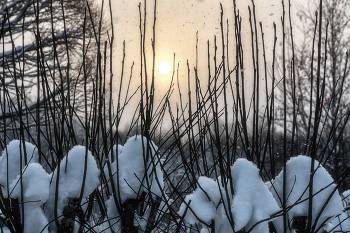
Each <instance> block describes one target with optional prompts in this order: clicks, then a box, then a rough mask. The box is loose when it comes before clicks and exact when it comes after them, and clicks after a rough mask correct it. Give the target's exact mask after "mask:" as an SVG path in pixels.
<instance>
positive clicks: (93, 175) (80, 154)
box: [46, 146, 100, 220]
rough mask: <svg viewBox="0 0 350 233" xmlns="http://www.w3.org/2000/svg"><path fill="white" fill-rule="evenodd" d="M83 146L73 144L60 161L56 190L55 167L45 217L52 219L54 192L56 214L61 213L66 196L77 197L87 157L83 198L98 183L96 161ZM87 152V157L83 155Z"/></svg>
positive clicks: (66, 200) (65, 202)
mask: <svg viewBox="0 0 350 233" xmlns="http://www.w3.org/2000/svg"><path fill="white" fill-rule="evenodd" d="M86 150H87V149H86V148H85V147H84V146H75V147H73V148H72V149H71V150H70V151H69V152H68V155H67V156H65V157H64V158H63V159H62V161H61V163H60V174H59V186H58V191H57V190H56V181H57V169H56V170H55V172H54V174H53V177H52V182H51V185H50V196H49V199H48V201H47V210H46V213H47V217H48V219H49V220H52V219H54V203H55V193H56V192H58V204H57V205H58V206H57V215H58V216H60V215H61V214H62V210H63V208H64V206H65V205H66V204H67V203H68V198H79V196H80V192H81V190H82V183H83V176H84V169H85V168H84V166H85V161H86V159H87V161H86V162H87V167H86V169H87V170H86V179H85V187H84V193H83V198H85V197H88V196H89V195H90V194H91V193H92V192H93V191H94V190H95V189H96V188H97V186H98V185H99V183H100V182H99V174H100V173H99V170H98V168H97V164H96V161H95V159H94V157H93V156H92V154H91V152H90V151H86ZM86 152H87V157H85V155H86Z"/></svg>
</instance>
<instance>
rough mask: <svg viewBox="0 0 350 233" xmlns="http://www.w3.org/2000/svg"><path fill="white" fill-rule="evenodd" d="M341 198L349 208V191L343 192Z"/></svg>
mask: <svg viewBox="0 0 350 233" xmlns="http://www.w3.org/2000/svg"><path fill="white" fill-rule="evenodd" d="M343 197H344V199H343V201H344V202H345V203H346V205H348V206H350V190H347V191H345V192H343Z"/></svg>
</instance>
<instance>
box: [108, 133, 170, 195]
mask: <svg viewBox="0 0 350 233" xmlns="http://www.w3.org/2000/svg"><path fill="white" fill-rule="evenodd" d="M147 142H149V153H148V157H149V158H146V157H147ZM157 150H158V149H157V147H156V146H155V145H154V143H153V142H152V141H150V140H147V138H145V137H141V136H140V135H137V136H133V137H131V138H129V139H128V140H127V142H126V143H125V145H124V147H123V150H122V152H121V154H120V155H119V156H118V162H119V190H120V198H121V200H122V201H125V200H127V199H136V198H137V197H138V195H140V194H141V192H142V191H145V192H148V190H149V189H151V192H152V193H153V194H155V195H158V196H160V194H161V192H160V189H161V188H163V186H164V184H163V175H162V173H161V170H160V164H159V159H158V161H157V159H156V158H158V157H157V156H156V151H157ZM145 161H147V162H145ZM152 161H153V162H152ZM154 164H156V169H155V170H154V167H153V165H154ZM146 166H147V167H146ZM113 167H115V166H113ZM145 167H146V168H145ZM146 169H147V174H148V175H149V176H148V177H147V178H146V176H145V174H146ZM152 172H153V174H152ZM154 172H156V174H157V178H158V181H159V182H160V185H161V187H159V186H158V183H157V182H156V181H155V178H156V177H155V175H154ZM146 179H148V184H149V185H150V187H148V185H147V182H146ZM142 184H143V185H142ZM116 186H117V184H116Z"/></svg>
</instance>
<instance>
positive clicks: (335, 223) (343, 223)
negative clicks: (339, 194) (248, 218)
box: [325, 212, 350, 232]
mask: <svg viewBox="0 0 350 233" xmlns="http://www.w3.org/2000/svg"><path fill="white" fill-rule="evenodd" d="M325 229H326V231H327V232H350V217H349V215H348V213H346V212H344V213H342V214H341V215H339V216H338V217H335V218H334V219H333V220H332V221H331V222H330V223H329V224H328V225H327V227H326V228H325Z"/></svg>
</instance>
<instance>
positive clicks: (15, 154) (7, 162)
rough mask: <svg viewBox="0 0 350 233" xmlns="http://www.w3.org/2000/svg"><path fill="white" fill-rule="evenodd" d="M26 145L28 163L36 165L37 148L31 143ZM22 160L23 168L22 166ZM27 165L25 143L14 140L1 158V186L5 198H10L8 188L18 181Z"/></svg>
mask: <svg viewBox="0 0 350 233" xmlns="http://www.w3.org/2000/svg"><path fill="white" fill-rule="evenodd" d="M24 144H25V152H26V159H27V162H28V163H36V162H37V161H38V151H37V148H36V147H35V146H34V145H33V144H31V143H29V142H25V143H24ZM21 158H22V167H21V164H20V163H21ZM25 165H26V164H25V156H24V147H23V141H20V140H12V141H11V142H10V143H9V144H8V145H7V147H6V149H5V150H4V151H3V152H2V156H1V157H0V185H1V188H2V192H3V195H4V197H5V198H8V192H7V191H8V190H7V186H8V185H10V184H11V183H12V182H13V181H14V180H15V179H16V177H17V175H18V174H20V172H21V171H22V169H23V168H24V167H25ZM7 168H8V169H7ZM7 182H8V183H7Z"/></svg>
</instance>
